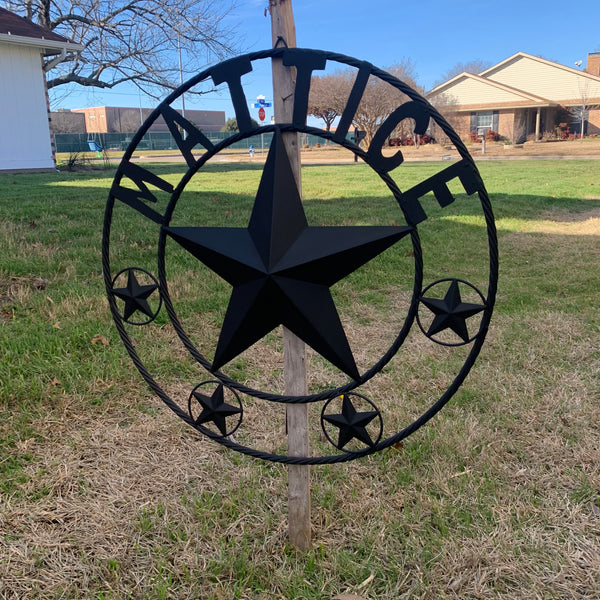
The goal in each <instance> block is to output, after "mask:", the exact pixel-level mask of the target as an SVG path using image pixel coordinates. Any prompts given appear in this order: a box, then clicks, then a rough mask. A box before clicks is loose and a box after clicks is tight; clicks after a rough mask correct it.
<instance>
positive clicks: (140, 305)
mask: <svg viewBox="0 0 600 600" xmlns="http://www.w3.org/2000/svg"><path fill="white" fill-rule="evenodd" d="M157 289H158V285H156V284H151V285H140V282H139V281H138V280H137V277H136V276H135V273H134V269H129V271H128V272H127V287H124V288H113V294H114V295H115V296H117V298H121V300H123V301H124V302H125V310H124V312H123V319H124V320H125V321H127V320H128V319H129V317H131V316H132V315H133V314H134V313H135V312H136V311H138V310H139V311H141V312H143V313H144V314H145V315H146V316H148V317H150V319H153V318H154V316H155V312H154V311H153V310H152V309H151V308H150V305H149V304H148V298H149V297H150V296H151V295H152V293H153V292H154V291H155V290H157Z"/></svg>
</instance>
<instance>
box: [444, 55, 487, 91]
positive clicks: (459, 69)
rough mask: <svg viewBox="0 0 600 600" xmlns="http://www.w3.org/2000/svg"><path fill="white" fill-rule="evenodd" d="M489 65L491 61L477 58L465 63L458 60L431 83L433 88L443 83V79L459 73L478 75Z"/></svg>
mask: <svg viewBox="0 0 600 600" xmlns="http://www.w3.org/2000/svg"><path fill="white" fill-rule="evenodd" d="M491 66H492V63H490V62H488V61H487V60H479V59H477V60H470V61H468V62H465V63H463V62H458V63H456V64H455V65H454V66H453V67H452V68H450V69H448V70H447V71H446V72H445V73H444V74H443V75H442V77H441V78H440V79H438V80H437V81H436V82H435V83H434V84H433V87H434V88H435V87H437V86H438V85H440V84H442V83H444V82H445V81H448V80H450V79H452V78H453V77H456V76H457V75H460V74H461V73H472V74H473V75H479V73H482V72H483V71H485V70H486V69H489V68H490V67H491Z"/></svg>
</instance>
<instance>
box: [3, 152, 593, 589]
mask: <svg viewBox="0 0 600 600" xmlns="http://www.w3.org/2000/svg"><path fill="white" fill-rule="evenodd" d="M443 166H445V165H441V167H443ZM441 167H440V164H439V163H423V164H418V163H407V164H404V165H402V166H401V167H400V168H399V169H398V170H397V171H396V172H395V173H394V178H395V180H396V182H397V184H398V185H399V187H400V188H401V189H404V190H405V189H408V188H410V187H411V186H413V185H415V184H416V183H418V182H419V181H421V180H423V179H425V178H426V177H429V176H431V175H432V174H433V173H435V172H437V171H439V170H440V168H441ZM152 169H153V170H155V171H156V172H158V173H159V174H160V175H161V176H162V177H164V178H165V179H167V180H169V181H170V182H172V183H173V184H177V182H178V181H179V180H180V178H181V176H182V173H183V171H182V169H181V166H180V165H177V164H169V165H153V166H152ZM203 171H204V172H203V173H202V174H201V175H198V176H197V177H195V178H194V179H193V180H192V182H191V183H190V185H189V186H188V188H187V189H186V191H185V192H184V194H183V195H182V198H181V201H180V205H179V206H178V209H177V211H176V214H175V217H174V224H179V223H182V222H186V221H188V220H190V221H191V222H198V223H203V224H218V225H223V224H226V225H230V226H239V227H243V226H245V225H246V224H247V221H248V217H249V214H250V211H251V210H252V205H253V199H254V193H255V191H256V187H257V185H258V182H259V178H260V170H259V167H258V165H249V164H238V165H234V164H230V165H225V164H223V165H210V166H207V167H206V168H205V169H204V170H203ZM480 171H481V173H482V176H483V179H484V181H485V183H486V187H487V189H488V191H489V194H490V197H491V198H492V202H493V205H494V211H495V214H496V219H497V221H496V223H497V227H498V234H499V245H500V254H501V270H500V282H499V288H498V302H497V306H496V311H495V315H494V319H493V321H492V327H491V330H490V334H489V338H488V342H487V343H486V345H485V346H484V350H483V352H482V355H481V357H480V359H479V360H478V362H477V364H476V365H475V367H474V369H473V371H472V373H471V374H470V375H469V378H468V379H467V382H466V383H465V385H464V386H463V387H462V388H461V390H460V391H459V392H458V394H457V395H456V397H455V398H454V399H453V401H452V402H451V403H450V404H449V405H448V406H447V407H446V408H445V409H444V410H443V411H442V412H441V413H440V415H439V416H438V417H437V418H436V419H435V420H434V421H433V422H432V423H430V424H428V425H427V426H425V427H424V428H422V429H421V430H419V432H417V433H416V434H415V435H414V436H412V437H411V438H409V439H407V440H406V441H405V442H404V444H403V445H402V446H401V447H399V448H397V449H391V450H389V451H386V452H383V453H380V454H378V455H376V456H373V457H370V458H368V459H366V460H364V461H361V462H353V463H351V464H347V465H339V466H327V467H320V468H315V469H314V470H313V475H312V524H313V539H314V543H313V547H312V548H311V550H309V551H308V552H306V553H299V552H296V551H295V550H294V549H292V548H290V547H289V545H288V544H287V536H286V477H285V469H284V468H282V467H281V466H278V465H271V464H268V463H265V464H263V463H259V462H256V461H252V460H251V459H247V458H245V457H243V456H241V455H238V454H235V453H232V452H229V451H225V450H222V449H220V448H219V447H216V446H215V445H214V444H213V443H212V442H209V441H206V440H201V439H199V438H198V436H197V435H196V434H195V433H194V431H193V430H191V429H190V428H188V427H186V426H185V425H184V424H183V423H181V422H179V421H178V420H177V419H176V417H175V416H174V415H172V414H171V413H170V412H169V411H167V410H165V409H163V408H162V406H161V404H160V401H159V400H158V398H156V397H154V396H153V395H152V394H151V393H150V391H149V390H147V388H146V386H145V385H144V384H143V382H142V380H141V378H140V376H139V375H138V373H137V371H136V370H135V368H134V367H133V365H132V364H131V361H130V360H129V357H128V356H127V354H126V352H125V350H124V348H123V346H122V344H121V342H120V339H119V337H118V334H117V332H116V330H115V328H114V325H113V323H112V320H111V318H110V315H109V311H108V307H107V302H106V299H105V292H104V286H103V282H102V268H101V256H100V244H101V232H102V221H103V214H104V206H105V202H106V197H107V193H108V189H109V187H110V185H111V180H112V175H113V173H112V172H111V171H109V170H103V171H90V172H83V173H81V172H80V173H77V172H74V173H57V174H45V175H12V176H11V175H2V176H0V251H1V256H2V259H1V262H0V335H1V336H2V338H1V339H2V349H1V351H0V596H2V597H4V595H5V596H6V597H7V598H11V597H19V598H44V599H46V598H48V599H50V598H60V597H68V598H85V599H91V598H98V599H99V598H105V599H108V598H113V599H117V598H119V599H122V598H209V599H215V600H222V599H227V600H229V599H231V598H239V599H252V600H263V599H264V600H266V599H269V600H271V599H300V598H306V599H309V600H317V599H319V600H321V599H323V598H333V597H334V596H335V595H336V594H340V593H349V594H355V595H358V596H361V597H364V598H368V599H378V600H397V599H401V598H411V600H412V599H413V598H423V599H426V598H441V599H446V598H448V599H450V598H482V597H485V598H502V599H513V598H514V599H526V598H527V599H528V598H534V597H540V598H547V599H559V598H561V599H562V598H593V597H598V596H599V595H600V584H599V583H598V582H599V581H600V570H599V566H598V562H597V559H596V557H597V556H598V551H599V548H598V538H597V535H596V530H597V524H598V518H599V517H598V514H599V512H600V472H599V468H598V465H599V464H600V456H599V455H598V443H597V440H598V435H599V434H600V428H599V425H598V419H597V400H598V398H599V397H600V383H599V382H600V369H599V365H600V350H599V345H598V339H600V338H599V334H600V317H599V314H598V289H599V282H600V261H599V260H598V256H599V254H600V182H599V181H598V173H597V171H598V169H597V165H596V161H515V162H485V163H481V165H480ZM452 189H453V190H454V191H455V192H456V197H457V199H456V202H455V203H454V204H452V205H451V206H449V207H447V208H445V209H441V208H439V207H438V206H437V205H436V203H435V201H434V200H433V199H432V198H429V197H428V198H425V199H424V200H423V205H424V207H425V209H426V212H427V214H428V219H427V221H426V222H424V223H423V224H422V225H421V226H419V232H420V236H421V239H422V244H423V248H424V250H425V261H424V267H425V282H426V283H427V282H431V281H433V280H435V279H437V278H441V277H449V276H458V277H461V278H464V279H467V280H469V281H472V282H473V283H475V284H476V285H477V286H478V287H480V288H481V289H482V290H483V291H484V292H485V289H486V285H487V283H486V282H487V258H486V257H487V247H486V240H485V223H484V220H483V217H482V215H481V209H480V206H479V204H478V201H477V199H476V198H473V197H467V196H466V195H465V194H464V193H463V192H462V190H461V189H460V187H456V186H454V185H453V188H452ZM303 195H304V199H305V210H306V213H307V216H308V218H309V221H310V222H312V223H315V224H316V223H318V224H330V225H340V224H350V223H352V224H386V225H387V224H389V223H402V218H401V215H400V214H399V211H398V209H397V207H396V205H395V204H394V201H393V200H392V199H391V198H390V196H389V193H388V192H387V190H386V188H385V186H384V185H383V184H382V182H381V181H379V180H378V178H377V177H375V176H374V175H373V174H372V173H370V171H369V170H368V169H367V168H366V167H365V166H364V165H361V164H356V165H343V166H321V165H315V166H307V167H305V168H304V169H303ZM165 202H166V198H164V197H161V198H160V199H159V204H161V203H162V205H164V203H165ZM156 241H157V228H156V227H155V226H154V225H153V224H151V223H148V222H145V221H144V220H142V219H140V218H139V217H138V215H137V214H136V213H135V212H134V211H131V210H129V209H128V208H126V207H124V206H117V208H116V210H115V221H114V226H113V230H112V237H111V261H112V267H113V271H114V272H116V271H118V270H119V269H120V268H123V267H124V266H131V265H133V264H135V265H139V266H142V267H145V268H148V269H149V270H150V271H153V272H154V271H155V270H156V266H155V261H156V259H155V257H156ZM411 251H412V248H411V246H410V243H409V241H408V240H406V239H405V240H403V241H402V242H401V243H400V244H398V247H397V248H394V249H392V250H390V251H387V252H386V253H385V254H384V255H382V256H381V257H380V258H379V259H376V260H374V261H372V263H371V264H370V265H369V267H368V268H364V269H361V270H360V271H358V272H357V273H355V274H353V275H352V276H351V277H349V278H348V279H347V280H345V281H344V282H341V283H340V284H338V285H337V286H336V287H335V288H334V297H335V299H336V303H337V305H338V307H339V309H340V312H341V314H342V318H344V319H346V323H350V324H351V327H349V330H350V331H351V333H350V334H349V336H350V338H351V343H352V344H353V349H354V350H355V354H356V355H357V357H358V358H357V360H359V361H360V362H361V366H362V367H364V365H368V364H371V363H372V362H373V361H374V360H377V359H378V358H379V356H380V355H381V353H382V351H385V350H386V349H387V347H388V345H389V343H390V341H391V339H392V338H393V334H394V331H395V328H396V327H397V326H398V324H399V323H401V322H402V314H403V311H404V310H405V305H406V301H407V297H408V296H407V293H408V292H409V291H410V288H411V284H412V277H413V265H412V261H413V259H412V256H411ZM167 270H168V275H169V280H170V286H171V287H170V292H171V295H172V297H173V300H174V303H175V304H176V309H177V312H178V315H179V318H180V320H181V321H182V323H183V324H184V327H185V328H186V331H188V332H189V335H190V336H191V338H192V340H193V341H194V342H195V343H197V344H198V345H199V346H200V347H201V348H202V349H203V350H204V351H205V352H206V353H207V355H208V356H211V352H212V350H213V349H214V344H215V342H216V335H217V333H218V330H219V327H220V323H221V320H222V317H223V314H224V308H225V305H226V302H227V298H228V294H229V288H228V286H227V285H225V284H224V283H223V282H222V281H220V280H219V279H218V278H216V277H214V276H211V274H210V273H208V272H207V270H206V269H204V268H203V267H202V266H200V265H198V264H197V262H196V261H194V260H193V259H191V257H190V256H189V255H188V254H187V253H185V252H180V251H179V250H178V249H177V248H176V247H174V245H173V246H169V247H168V253H167ZM42 280H44V281H42ZM130 335H131V336H132V337H133V338H134V340H135V343H136V349H137V350H138V351H139V353H140V356H142V358H143V360H144V361H145V364H146V365H147V367H148V369H149V370H150V372H151V373H152V374H153V375H154V376H155V377H156V378H157V380H159V382H160V383H161V385H162V386H163V387H164V388H165V389H167V390H168V391H169V393H170V394H171V395H172V396H173V397H175V398H177V399H179V401H181V402H182V404H184V405H186V398H187V395H186V394H187V393H188V392H187V390H188V389H189V386H190V385H191V384H192V383H193V382H198V381H199V379H198V378H199V377H201V376H202V374H201V373H200V370H199V369H198V367H197V365H196V364H195V363H194V361H193V360H192V358H191V357H189V356H188V354H187V352H185V351H184V349H182V347H181V344H180V342H179V340H178V339H177V337H176V335H174V333H173V331H172V329H171V326H170V324H169V321H168V318H167V317H166V315H165V313H164V309H163V312H162V313H161V315H160V316H159V318H158V319H157V322H156V323H155V324H153V325H152V326H148V327H142V328H135V329H134V328H131V329H130ZM465 354H466V351H465V349H464V348H462V349H461V348H458V349H454V350H446V349H443V348H440V347H437V346H434V345H433V344H428V343H425V341H424V340H423V336H422V335H420V334H419V332H418V331H416V332H414V333H411V336H410V337H409V339H408V340H407V343H406V344H405V347H403V348H402V349H401V351H400V352H399V354H398V356H397V358H396V359H395V360H394V361H393V362H392V363H391V364H390V366H389V367H388V368H387V369H386V370H385V371H384V373H382V375H381V376H379V377H378V378H376V380H374V381H372V382H369V384H368V385H367V386H365V387H366V391H365V392H364V393H365V394H366V395H367V396H369V397H372V398H373V399H374V400H376V401H377V402H378V403H381V407H382V410H383V411H384V412H385V415H386V419H387V421H386V422H388V423H389V424H390V425H389V426H390V427H392V428H394V427H401V426H404V425H406V424H407V422H410V420H411V419H413V418H415V417H416V416H418V415H419V414H420V413H421V412H422V410H423V409H424V408H426V407H427V406H429V405H430V404H431V402H432V401H433V400H434V399H436V398H437V397H438V396H439V394H440V393H442V392H443V390H444V389H445V388H446V386H447V385H448V383H449V382H450V381H451V380H452V378H453V377H454V375H455V373H456V371H457V369H458V368H459V367H460V365H461V364H462V361H463V360H464V357H465ZM280 357H281V341H280V339H279V337H278V336H277V335H275V334H273V335H270V336H268V338H267V339H266V340H265V341H263V342H261V343H260V344H259V345H258V348H257V349H256V352H254V353H248V355H244V356H243V357H240V358H238V359H236V360H235V361H233V362H232V364H231V365H228V367H227V368H228V370H229V372H230V373H232V374H233V375H234V376H235V377H236V378H237V379H239V380H242V381H244V382H247V383H248V384H249V385H251V386H255V387H260V388H263V387H266V388H268V389H271V388H275V389H277V388H278V386H280V384H281V365H280V362H279V360H280ZM342 381H343V379H340V378H339V375H338V374H337V373H336V372H335V370H333V369H332V368H331V367H330V366H329V365H328V364H326V363H325V362H324V361H321V360H318V359H314V358H312V359H311V362H310V378H309V383H310V385H311V389H312V390H319V389H323V388H325V389H326V388H328V387H331V385H333V384H335V385H338V384H339V383H340V382H342ZM245 401H246V400H245ZM263 404H264V403H260V402H258V401H256V402H248V405H247V407H246V408H247V411H248V414H249V416H250V417H252V418H256V419H257V423H258V424H257V426H256V430H253V431H251V432H248V433H246V432H244V431H242V430H240V434H239V435H240V437H241V439H242V441H244V440H245V438H244V436H248V441H249V442H256V443H257V444H259V445H261V444H262V445H264V446H266V447H279V446H280V445H281V438H282V436H283V435H284V433H283V432H284V426H283V420H282V415H281V413H280V412H279V411H278V410H277V408H278V407H265V406H263ZM395 431H396V430H393V431H387V433H388V434H389V433H394V432H395ZM311 435H312V436H313V438H314V439H312V441H311V443H312V445H313V447H314V448H315V449H316V448H321V449H326V445H325V444H323V442H322V441H321V440H319V439H318V435H317V434H316V433H315V432H312V433H311ZM278 445H279V446H278Z"/></svg>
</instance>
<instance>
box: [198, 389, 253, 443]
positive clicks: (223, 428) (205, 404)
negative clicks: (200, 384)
mask: <svg viewBox="0 0 600 600" xmlns="http://www.w3.org/2000/svg"><path fill="white" fill-rule="evenodd" d="M192 395H193V396H194V398H196V400H198V402H199V403H200V405H201V406H202V412H201V413H200V415H199V416H198V418H197V419H196V421H195V423H196V425H203V424H204V423H214V424H215V425H216V426H217V428H218V429H219V431H220V432H221V434H222V435H224V436H225V435H227V422H226V421H227V417H231V416H233V415H238V414H241V412H242V409H241V408H240V407H239V406H233V405H232V404H227V403H226V402H225V397H224V394H223V384H219V385H218V386H217V387H216V389H215V391H214V392H213V394H212V396H206V395H205V394H201V393H200V392H198V391H197V388H196V390H194V391H193V392H192Z"/></svg>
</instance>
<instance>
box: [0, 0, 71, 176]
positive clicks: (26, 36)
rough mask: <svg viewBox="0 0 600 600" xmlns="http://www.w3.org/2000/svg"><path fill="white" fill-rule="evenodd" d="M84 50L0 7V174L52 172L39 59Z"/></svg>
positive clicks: (41, 65) (46, 96) (52, 159)
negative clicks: (5, 172) (26, 171)
mask: <svg viewBox="0 0 600 600" xmlns="http://www.w3.org/2000/svg"><path fill="white" fill-rule="evenodd" d="M82 49H83V47H82V46H80V45H79V44H74V43H73V42H71V41H70V40H68V39H67V38H65V37H63V36H61V35H57V34H56V33H53V32H52V31H49V30H47V29H44V28H43V27H39V26H38V25H34V24H33V23H30V22H29V21H27V20H26V19H23V18H22V17H19V16H18V15H16V14H14V13H12V12H10V11H8V10H6V9H4V8H0V82H1V83H0V172H2V171H21V170H38V171H44V170H52V169H54V168H55V166H56V165H55V162H54V153H53V149H52V142H51V136H50V128H49V123H48V93H47V89H46V78H45V74H44V69H43V61H44V58H45V57H49V56H50V57H51V56H53V55H57V54H61V53H63V52H77V51H78V50H82Z"/></svg>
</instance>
